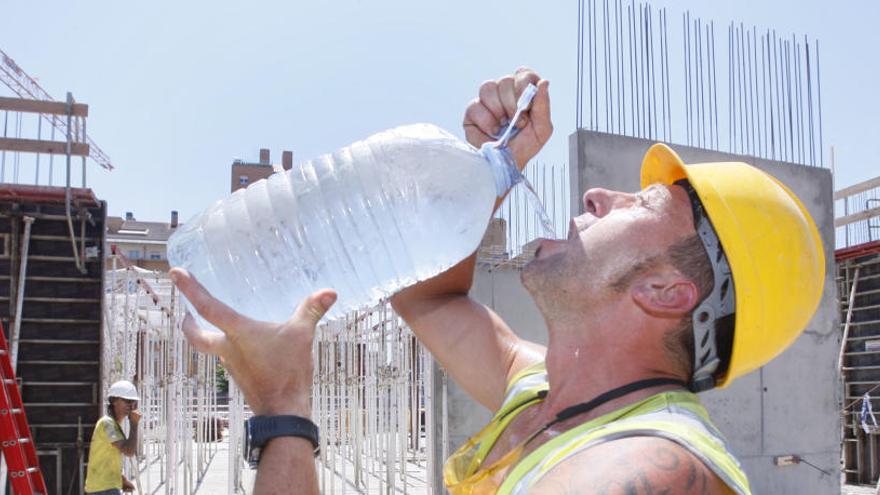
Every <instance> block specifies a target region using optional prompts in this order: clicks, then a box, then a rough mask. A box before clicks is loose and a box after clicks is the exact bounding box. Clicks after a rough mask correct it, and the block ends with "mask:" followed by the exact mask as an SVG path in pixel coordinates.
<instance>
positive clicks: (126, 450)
mask: <svg viewBox="0 0 880 495" xmlns="http://www.w3.org/2000/svg"><path fill="white" fill-rule="evenodd" d="M129 425H130V427H131V428H130V431H129V432H128V438H126V439H125V442H124V443H123V444H122V453H123V454H125V455H127V456H128V457H131V456H133V455H135V454H137V446H138V423H133V422H129Z"/></svg>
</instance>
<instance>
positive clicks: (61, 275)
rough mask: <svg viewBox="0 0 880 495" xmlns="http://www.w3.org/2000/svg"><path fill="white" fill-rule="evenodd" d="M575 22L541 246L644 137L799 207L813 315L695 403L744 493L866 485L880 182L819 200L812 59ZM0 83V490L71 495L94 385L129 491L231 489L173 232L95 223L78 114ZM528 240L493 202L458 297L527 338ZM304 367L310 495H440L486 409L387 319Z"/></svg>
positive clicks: (91, 418)
mask: <svg viewBox="0 0 880 495" xmlns="http://www.w3.org/2000/svg"><path fill="white" fill-rule="evenodd" d="M578 6H579V19H578V21H579V25H578V72H577V75H578V81H577V87H578V94H577V103H576V119H577V121H576V128H575V131H574V132H573V133H572V134H571V136H570V138H569V146H570V149H569V152H570V153H569V156H570V157H571V162H570V163H568V164H546V163H537V164H534V165H532V166H530V167H529V169H527V172H526V176H527V178H528V180H529V182H530V183H531V184H532V186H533V188H534V189H535V191H537V193H538V195H539V196H540V197H541V198H542V200H543V202H544V204H545V206H546V208H547V213H548V215H549V217H550V221H551V223H552V224H554V225H555V227H556V229H557V231H562V230H564V229H565V228H566V225H567V223H568V219H569V218H570V217H571V216H572V215H577V214H579V212H580V210H581V209H582V205H580V201H579V198H580V197H581V196H582V194H583V193H584V191H585V190H586V189H588V188H591V187H608V188H614V189H620V190H634V189H637V188H638V186H639V181H638V177H637V176H636V174H637V170H636V169H635V167H632V168H625V167H620V166H619V164H620V163H639V162H640V161H641V157H642V156H643V154H644V152H645V150H646V149H647V148H648V147H649V146H650V145H651V144H652V143H653V142H655V141H666V142H673V143H680V144H678V145H675V148H676V151H678V152H679V154H680V155H681V156H682V157H683V158H684V159H685V161H687V162H704V161H745V162H748V163H751V164H753V165H755V166H756V167H758V168H761V169H763V170H767V171H770V172H771V173H773V174H774V175H775V176H776V177H778V178H780V179H781V180H782V181H783V182H785V183H786V185H788V186H789V187H790V188H791V189H792V190H794V191H795V192H796V193H797V194H798V195H799V196H800V197H801V198H806V201H805V207H806V208H807V209H808V210H809V211H810V212H811V214H812V215H813V217H814V218H815V219H816V222H817V224H818V225H819V228H820V232H821V235H822V241H823V245H824V246H825V250H826V252H827V253H831V252H835V250H836V261H835V260H834V259H832V257H830V256H829V257H828V260H827V261H828V267H827V270H826V273H827V280H826V285H825V291H824V293H823V296H822V300H821V302H820V307H819V310H818V311H817V313H816V316H815V317H814V318H813V320H812V321H811V322H810V325H809V326H808V328H807V330H806V331H805V332H804V334H803V335H802V336H801V337H800V338H799V339H798V341H797V342H796V343H795V344H794V345H793V347H792V348H791V349H790V350H789V351H787V352H786V353H784V354H783V355H782V356H781V357H780V358H779V359H777V360H775V361H774V362H773V363H772V365H769V366H767V367H765V368H762V369H761V370H758V371H756V372H754V373H752V374H750V375H748V376H747V377H744V378H743V379H742V380H739V381H738V382H737V383H735V384H734V385H733V386H731V387H729V388H727V389H725V390H720V391H713V392H711V393H708V394H706V395H705V402H706V404H707V408H708V409H709V410H710V411H711V412H712V415H713V417H714V418H717V421H716V422H717V424H718V426H719V427H720V428H721V429H722V430H723V431H724V432H725V434H726V435H727V436H728V437H729V439H730V440H731V445H732V448H733V449H734V450H735V451H736V453H737V455H738V456H739V458H740V459H741V460H742V462H743V465H744V468H745V470H746V472H747V473H748V474H749V476H750V478H751V482H752V488H753V490H754V491H755V492H756V493H803V494H825V493H839V492H840V491H841V489H842V488H841V478H842V480H843V482H844V483H845V484H850V485H863V486H876V484H877V483H878V478H880V451H878V449H880V445H878V441H877V438H878V434H880V426H878V423H877V421H876V420H875V419H874V410H875V408H877V407H880V402H877V399H876V398H875V396H876V397H878V398H880V393H878V392H877V390H878V388H880V358H878V356H880V312H878V311H880V181H878V180H877V179H873V180H871V181H867V182H865V183H863V184H859V185H855V186H852V187H848V188H845V189H842V190H840V191H837V192H833V186H832V173H831V170H829V168H827V167H826V165H827V163H826V162H827V160H826V153H825V149H824V147H825V144H824V142H823V135H822V132H823V131H822V117H821V113H822V104H821V85H820V73H819V58H818V42H816V41H815V40H813V41H810V40H808V39H806V38H800V37H797V38H796V37H794V36H792V37H791V38H787V37H785V38H784V37H781V36H780V37H777V36H776V34H775V32H773V33H771V31H770V30H769V29H767V30H762V29H758V28H757V27H751V28H748V27H745V26H743V25H741V24H735V23H730V24H729V25H728V26H726V30H725V29H724V28H723V27H722V26H717V32H718V33H717V38H718V39H716V25H715V23H714V22H711V21H709V22H704V21H703V20H702V19H700V18H699V17H696V16H691V14H690V13H683V14H682V16H681V25H680V26H673V24H675V23H676V22H677V21H676V19H678V15H677V14H676V15H674V16H669V15H668V13H667V10H666V9H654V8H653V7H652V6H651V5H649V4H636V3H634V2H629V3H628V2H625V1H620V0H614V1H605V2H597V1H596V0H579V2H578ZM724 33H726V35H725V34H724ZM716 45H717V47H718V50H717V51H716ZM671 46H674V47H676V48H675V49H673V48H671ZM680 47H684V50H681V49H680ZM716 55H717V56H716ZM671 57H672V58H675V57H681V60H678V61H677V62H678V63H677V64H676V63H673V64H672V67H676V66H680V67H682V69H683V73H676V71H675V69H673V70H670V58H671ZM719 81H721V82H719ZM0 82H2V83H3V84H4V85H5V87H6V88H8V90H9V91H8V93H9V95H8V96H2V97H0V112H2V113H3V116H4V118H5V122H6V124H5V125H4V129H3V135H2V136H0V277H3V278H4V282H2V283H0V298H5V300H6V302H7V303H8V304H4V305H2V307H0V321H2V324H3V328H4V334H5V336H6V338H7V340H8V349H0V358H2V359H0V361H3V360H6V359H8V363H9V366H10V370H12V372H14V374H15V377H16V379H15V380H12V379H11V376H3V377H2V378H3V379H4V382H3V387H2V388H3V392H4V394H0V400H5V401H6V402H5V404H0V406H2V407H0V409H7V410H16V409H18V410H23V411H24V413H25V414H23V415H21V416H26V420H27V423H28V424H27V425H24V426H23V424H22V423H13V422H8V423H4V422H3V421H2V418H0V434H2V435H4V437H3V440H5V441H8V440H9V439H10V438H12V437H11V436H9V435H12V436H14V437H16V438H19V439H25V440H27V441H26V442H24V443H25V444H29V445H30V446H32V447H34V449H33V450H34V452H33V455H35V456H36V460H34V459H31V458H30V456H31V453H30V452H29V451H28V449H27V445H21V448H20V449H18V448H16V449H11V450H10V449H4V454H5V456H6V459H7V463H8V467H6V468H4V470H0V474H3V475H4V476H5V478H4V479H5V480H6V484H7V486H9V487H10V488H11V489H12V490H14V492H15V493H36V492H40V491H43V488H42V486H43V484H44V485H45V491H46V492H47V493H56V494H65V495H70V494H80V493H83V482H84V473H85V470H86V467H87V464H88V460H89V452H88V446H89V441H90V440H91V435H92V428H93V427H94V424H95V422H96V421H97V419H98V418H99V417H100V416H101V415H102V414H104V412H105V410H106V405H107V401H106V397H105V396H104V395H105V394H106V388H107V386H108V385H109V384H110V383H112V382H114V381H116V380H119V379H126V380H131V381H132V382H133V383H134V384H135V385H136V386H137V389H138V392H139V395H140V397H141V399H142V400H141V403H140V409H141V410H142V412H143V416H144V420H143V421H142V422H141V437H140V445H139V447H138V453H137V455H136V456H135V457H134V458H133V459H132V460H130V461H129V460H126V462H125V464H124V472H125V473H126V476H127V477H128V478H129V479H131V480H133V481H134V482H135V484H136V487H137V492H138V493H150V494H155V493H166V494H172V493H173V494H177V493H185V494H191V493H211V494H213V493H229V494H234V493H247V492H248V491H249V490H250V487H251V486H252V481H253V471H251V470H249V469H248V468H247V467H246V463H245V460H244V455H243V452H242V438H243V435H244V432H243V423H244V420H245V419H246V418H247V417H248V415H249V414H250V411H249V409H248V407H247V405H246V404H245V403H244V399H243V396H242V394H241V393H240V391H239V390H238V389H237V387H236V386H235V383H234V382H232V381H230V380H229V379H228V377H227V376H226V375H225V373H224V371H223V369H222V367H221V366H220V365H219V363H218V360H217V359H216V358H214V357H213V356H208V355H204V354H200V353H197V352H195V351H194V350H193V349H192V348H191V346H190V345H189V344H188V343H187V342H186V340H185V339H184V338H183V336H182V332H181V331H180V327H181V322H182V320H183V316H184V312H185V308H184V306H183V304H182V300H181V298H180V295H179V294H178V293H177V291H176V289H175V288H174V287H173V285H172V284H171V282H170V280H169V278H168V275H167V270H168V265H167V259H166V258H165V254H164V253H165V242H166V241H167V239H168V236H169V235H171V233H173V232H174V231H175V229H177V228H178V227H179V225H180V222H179V219H178V218H177V213H176V212H172V213H171V215H170V216H169V217H168V218H167V221H164V220H162V221H156V219H152V220H153V221H143V220H137V219H136V218H135V216H134V214H130V215H126V217H124V218H119V217H108V216H107V205H106V203H105V202H103V201H101V199H100V198H98V197H96V196H95V194H94V192H93V191H92V190H91V189H89V188H88V175H89V174H88V173H87V172H88V170H89V167H92V166H99V167H103V168H105V169H112V168H113V164H112V162H111V160H110V158H109V157H108V156H107V155H106V154H105V153H104V152H103V151H102V150H101V149H100V148H99V147H98V146H97V144H96V143H95V142H94V141H93V140H92V139H91V138H90V137H89V135H88V134H87V132H86V129H87V126H86V121H87V119H88V114H89V108H88V105H86V104H85V103H81V102H77V101H76V100H75V99H74V98H73V96H72V95H69V94H68V95H67V97H66V99H65V100H64V101H56V100H54V99H53V98H52V97H51V95H49V94H48V93H46V91H44V90H43V89H42V88H41V87H40V85H39V84H38V83H37V82H36V81H35V80H34V79H33V78H31V77H30V76H28V75H27V74H26V73H25V72H24V70H22V68H21V67H19V65H18V64H17V63H16V62H15V61H14V60H13V59H12V58H11V57H10V56H8V55H7V54H5V53H3V52H0ZM10 123H11V125H10ZM281 157H282V163H281V165H280V166H275V167H273V166H272V164H271V160H270V153H269V151H268V150H261V152H260V157H259V159H258V160H257V161H255V162H248V161H245V160H240V159H236V160H235V161H233V163H232V165H231V167H230V188H231V190H235V189H238V188H241V187H246V186H247V185H248V184H250V183H252V182H254V181H255V180H257V179H259V178H263V177H265V176H268V175H269V174H271V173H276V172H283V171H284V170H288V169H290V168H291V167H292V159H293V157H292V154H291V153H290V152H288V151H284V152H282V154H281ZM828 158H830V159H832V160H833V158H832V157H831V156H830V155H829V156H828ZM224 180H225V179H224ZM123 206H124V205H123ZM540 230H541V225H540V222H539V220H538V218H537V216H536V214H535V211H534V210H533V209H532V205H531V204H530V203H529V201H528V200H527V198H526V196H525V195H524V194H523V191H522V190H521V189H520V188H517V189H515V190H514V191H513V192H512V193H511V194H510V195H509V197H508V199H507V200H506V202H505V203H504V204H503V205H502V206H501V208H500V209H499V211H498V214H497V215H496V218H495V219H493V221H492V222H491V224H490V227H489V231H488V232H487V234H486V236H485V237H484V239H483V243H482V244H481V246H480V249H479V251H478V270H477V274H476V278H475V283H474V289H473V291H472V294H471V296H472V297H473V298H474V299H476V300H477V301H479V302H481V303H483V304H485V305H487V306H489V307H491V308H492V309H493V310H495V312H497V313H498V314H499V315H500V316H501V317H502V318H504V319H505V320H506V321H508V322H511V324H512V327H513V328H514V330H515V331H516V332H517V333H518V334H520V335H521V336H523V337H524V338H528V339H530V340H534V341H537V342H546V338H547V337H546V328H545V323H544V320H543V318H542V317H541V315H540V313H539V312H538V310H537V308H536V307H535V305H534V303H533V302H532V300H531V299H530V297H529V296H528V294H527V293H526V292H525V290H524V289H523V287H522V285H521V283H520V281H519V275H520V270H521V269H522V266H523V264H524V263H526V262H527V261H528V260H530V259H531V257H532V255H533V247H534V242H533V241H534V240H535V238H536V237H537V236H538V235H539V231H540ZM7 282H8V283H7ZM313 352H314V356H315V376H314V382H313V383H314V390H313V409H314V411H313V417H314V418H316V421H317V422H318V425H319V427H320V430H321V451H320V457H319V459H318V468H319V478H320V483H321V487H322V492H323V493H349V492H350V493H414V494H416V493H435V494H439V493H444V489H443V486H442V463H443V460H444V459H445V458H446V457H447V456H448V454H449V453H450V452H452V451H453V450H454V449H455V448H456V447H457V446H458V445H460V444H461V443H463V442H464V441H465V439H466V438H468V437H469V436H470V435H472V434H473V433H474V432H475V431H476V430H478V429H479V428H480V427H481V426H482V425H483V424H484V423H485V421H486V420H487V419H488V418H489V417H490V413H489V412H488V411H487V410H485V409H483V408H482V407H481V406H479V405H477V404H476V403H475V402H474V401H472V400H471V399H469V398H468V397H466V395H465V394H464V392H463V391H462V390H461V389H460V388H459V387H458V386H457V385H456V384H454V383H453V382H451V381H450V380H448V379H447V377H446V374H445V372H444V370H443V369H441V368H440V367H439V366H438V365H437V363H436V362H435V361H434V360H433V359H432V357H431V356H430V354H429V353H427V352H426V350H425V349H424V348H423V347H422V346H421V344H420V343H419V342H418V341H417V340H416V339H415V337H414V336H413V334H412V332H411V331H410V330H409V328H407V326H406V324H405V323H404V322H403V320H402V319H401V318H400V317H399V316H397V315H396V314H395V313H394V312H393V310H392V309H391V307H390V305H389V304H388V303H387V302H382V303H380V304H378V305H377V306H375V307H372V308H364V309H363V310H361V311H358V312H354V313H352V314H350V315H348V316H347V317H345V318H342V319H339V320H337V321H334V322H331V323H329V324H326V325H324V326H323V327H322V328H321V330H320V331H319V332H318V334H317V337H316V339H315V344H314V349H313ZM0 364H3V363H2V362H0ZM0 369H4V370H5V368H3V367H2V366H0ZM4 373H5V371H4ZM19 391H20V394H21V405H20V406H18V404H17V402H16V397H15V394H17V393H19ZM9 428H12V429H13V430H15V431H14V432H11V433H10V431H8V429H9ZM10 452H12V453H15V452H18V454H19V455H18V457H15V456H13V455H12V454H10ZM841 465H842V466H843V467H842V470H841ZM36 468H38V469H36ZM22 473H23V474H22ZM844 489H845V488H844Z"/></svg>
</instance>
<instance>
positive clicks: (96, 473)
mask: <svg viewBox="0 0 880 495" xmlns="http://www.w3.org/2000/svg"><path fill="white" fill-rule="evenodd" d="M122 440H125V434H124V433H123V432H122V427H121V426H119V423H117V422H116V421H115V420H114V419H113V418H111V417H110V416H104V417H102V418H101V419H99V420H98V423H97V424H95V431H94V432H93V433H92V443H91V444H90V445H89V467H88V471H87V472H86V487H85V491H86V492H87V493H88V492H100V491H104V490H112V489H114V488H116V489H118V490H121V489H122V452H120V450H119V449H118V448H116V447H114V446H113V444H114V443H115V442H119V441H122Z"/></svg>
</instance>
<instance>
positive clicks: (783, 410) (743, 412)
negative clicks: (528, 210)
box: [448, 131, 840, 495]
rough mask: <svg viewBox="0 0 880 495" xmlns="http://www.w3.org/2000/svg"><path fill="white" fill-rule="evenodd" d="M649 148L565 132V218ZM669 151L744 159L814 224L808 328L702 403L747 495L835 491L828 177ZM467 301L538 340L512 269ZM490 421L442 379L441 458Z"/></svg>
mask: <svg viewBox="0 0 880 495" xmlns="http://www.w3.org/2000/svg"><path fill="white" fill-rule="evenodd" d="M651 144H652V142H650V141H647V140H643V139H636V138H629V137H622V136H616V135H609V134H603V133H595V132H585V131H581V132H579V133H578V134H575V135H572V136H571V138H570V150H571V161H570V163H571V167H570V169H571V174H572V177H571V183H572V211H573V212H580V211H581V205H580V198H581V196H582V195H583V192H584V191H585V190H586V189H588V188H590V187H605V188H611V189H619V190H624V191H635V190H637V189H638V187H639V180H638V174H639V167H640V165H641V160H642V156H643V155H644V153H645V151H646V150H647V149H648V147H649V146H650V145H651ZM673 148H674V149H675V150H676V151H677V152H678V153H679V154H680V155H681V157H682V158H683V159H684V160H685V162H689V163H697V162H707V161H746V162H749V163H751V164H752V165H755V166H757V167H759V168H762V169H764V170H767V171H768V172H770V173H771V174H773V175H774V176H776V177H777V178H778V179H780V180H781V181H782V182H784V183H785V184H786V185H788V186H789V187H790V188H791V189H792V190H793V191H794V192H795V193H796V194H797V195H798V196H799V197H800V198H801V200H802V201H803V202H804V204H805V206H806V207H807V208H808V209H809V211H810V213H811V214H812V215H813V218H814V219H815V221H816V223H817V225H818V226H819V229H820V232H821V234H822V240H823V243H824V246H825V252H826V255H827V256H826V257H827V260H826V261H827V266H826V282H825V293H824V295H823V297H822V300H821V302H820V306H819V309H818V310H817V313H816V315H815V316H814V317H813V320H812V321H811V322H810V324H809V326H808V328H807V330H806V331H805V332H804V334H803V335H802V336H801V337H800V338H799V339H798V340H797V341H796V342H795V344H794V345H792V346H791V347H790V348H789V349H788V350H787V351H786V352H785V353H783V354H782V355H781V356H780V357H778V358H777V359H776V360H774V361H773V362H772V363H770V364H769V365H767V366H765V367H764V368H762V369H760V370H757V371H755V372H753V373H751V374H749V375H747V376H744V377H742V378H740V379H739V380H737V381H736V382H735V383H734V384H733V385H732V386H730V387H729V388H727V389H725V390H721V391H712V392H708V393H706V394H703V400H704V402H705V404H706V406H707V408H708V409H709V411H710V413H711V414H712V417H713V419H714V421H715V423H716V424H717V425H718V427H719V428H721V430H722V431H723V432H724V433H725V435H726V436H727V438H728V440H729V441H730V443H731V445H732V448H733V450H734V451H735V452H736V454H737V455H738V456H739V458H740V460H741V461H742V463H743V465H744V468H745V470H746V472H747V473H748V475H749V478H750V480H751V483H752V489H753V491H754V493H797V494H804V495H811V494H816V495H819V494H822V495H825V494H829V493H840V479H839V478H840V477H839V475H838V469H839V465H840V426H839V416H838V412H837V411H838V408H839V407H840V406H839V401H840V399H839V387H838V381H837V372H836V358H837V352H838V349H839V331H838V327H839V318H838V313H837V307H836V296H837V295H836V284H835V283H834V273H835V271H834V264H833V248H834V242H833V228H832V225H833V214H832V209H831V206H832V186H831V174H830V173H829V171H827V170H823V169H818V168H806V167H801V166H797V165H792V164H786V163H779V162H772V161H768V160H762V159H755V158H751V157H739V156H734V155H729V154H724V153H718V152H712V151H706V150H700V149H694V148H688V147H684V146H673ZM471 296H472V297H473V298H475V299H476V300H478V301H480V302H482V303H483V304H486V305H488V306H489V307H491V308H493V309H494V310H495V311H496V312H497V313H498V314H499V315H501V317H502V318H503V319H504V320H505V321H506V322H508V324H510V325H511V327H513V329H514V330H515V331H516V332H517V334H519V335H520V336H522V337H524V338H527V339H530V340H534V341H537V342H541V343H546V341H547V334H546V326H545V324H544V321H543V319H542V317H541V315H540V313H539V312H538V310H537V308H536V307H535V305H534V303H533V302H532V299H531V297H530V296H529V295H528V293H527V292H526V291H525V289H524V288H523V287H522V284H521V283H520V280H519V271H518V270H516V269H510V268H508V269H502V270H494V271H490V270H487V269H481V270H478V272H477V274H476V276H475V281H474V287H473V290H472V291H471ZM490 416H491V414H490V413H489V411H487V410H485V408H483V407H481V406H479V405H478V404H476V403H475V402H473V401H471V400H470V399H469V398H468V397H467V396H466V395H465V394H464V392H463V391H461V389H459V388H458V387H457V385H455V384H454V383H452V382H451V381H450V382H449V386H448V419H449V449H450V450H449V451H450V452H451V451H453V450H454V449H455V448H457V447H458V446H459V445H461V444H462V443H463V442H464V441H465V440H466V439H467V437H468V436H469V435H471V434H473V433H475V432H476V431H477V430H479V429H480V428H481V427H482V426H483V425H484V424H485V423H486V421H488V420H489V418H490ZM788 454H797V455H799V456H801V457H803V458H804V459H806V460H808V461H809V462H811V463H812V464H815V465H817V466H819V467H820V468H821V469H823V470H825V471H827V472H829V473H831V475H830V476H829V475H825V474H822V473H820V472H819V471H817V470H816V469H814V468H811V467H810V466H808V465H806V464H797V465H792V466H786V467H777V466H775V465H774V463H773V458H774V456H777V455H788Z"/></svg>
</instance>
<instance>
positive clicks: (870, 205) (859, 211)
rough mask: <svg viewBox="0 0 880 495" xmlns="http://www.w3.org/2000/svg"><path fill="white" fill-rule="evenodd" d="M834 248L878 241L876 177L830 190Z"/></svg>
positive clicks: (879, 182)
mask: <svg viewBox="0 0 880 495" xmlns="http://www.w3.org/2000/svg"><path fill="white" fill-rule="evenodd" d="M834 230H835V239H836V241H835V244H836V246H835V247H836V248H837V249H843V248H851V247H854V246H858V245H862V244H867V243H871V242H875V241H880V177H875V178H873V179H869V180H866V181H864V182H860V183H858V184H854V185H852V186H849V187H846V188H843V189H841V190H839V191H836V192H835V193H834Z"/></svg>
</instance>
